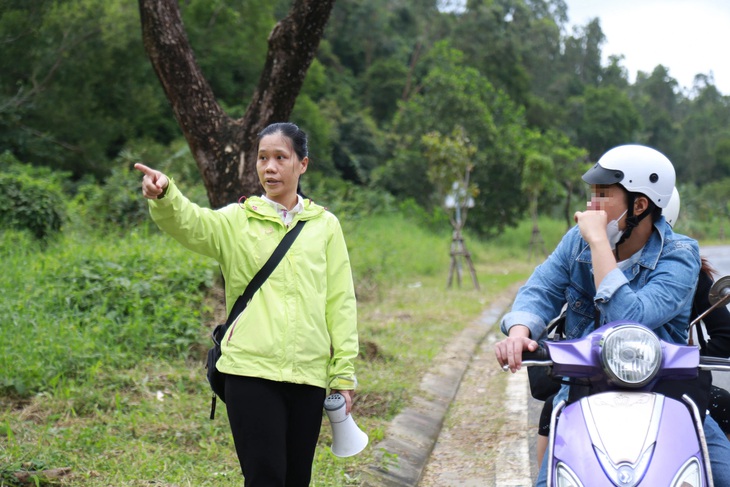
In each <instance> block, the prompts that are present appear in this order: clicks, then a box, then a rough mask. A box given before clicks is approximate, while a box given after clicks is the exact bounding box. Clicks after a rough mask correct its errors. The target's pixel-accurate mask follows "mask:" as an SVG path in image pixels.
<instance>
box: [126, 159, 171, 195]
mask: <svg viewBox="0 0 730 487" xmlns="http://www.w3.org/2000/svg"><path fill="white" fill-rule="evenodd" d="M134 168H135V169H137V170H138V171H140V172H142V174H144V177H143V178H142V194H143V195H144V197H145V198H147V199H150V200H154V199H157V198H159V197H160V195H164V194H165V190H166V189H167V185H168V184H170V180H169V179H168V178H167V176H165V175H164V174H162V173H161V172H160V171H158V170H156V169H152V168H151V167H147V166H145V165H144V164H140V163H137V164H135V165H134Z"/></svg>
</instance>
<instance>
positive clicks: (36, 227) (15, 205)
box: [0, 153, 66, 239]
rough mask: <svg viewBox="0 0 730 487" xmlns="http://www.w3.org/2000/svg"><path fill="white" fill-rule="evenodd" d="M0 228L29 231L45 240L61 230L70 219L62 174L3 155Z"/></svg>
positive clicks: (0, 159) (0, 162) (0, 161)
mask: <svg viewBox="0 0 730 487" xmlns="http://www.w3.org/2000/svg"><path fill="white" fill-rule="evenodd" d="M0 169H1V170H2V173H1V174H0V228H4V229H11V228H12V229H20V230H29V231H30V232H31V233H32V234H33V235H34V236H35V237H36V238H39V239H45V238H47V237H50V236H51V235H53V234H55V233H58V232H59V231H60V230H61V227H62V226H63V223H64V221H65V219H66V203H65V198H64V196H63V190H62V189H61V186H60V184H59V180H58V178H59V176H58V175H57V174H58V173H56V175H54V176H51V172H50V171H49V170H44V169H42V168H41V169H39V168H33V167H32V166H30V165H27V164H21V163H20V162H18V161H17V160H16V159H15V158H14V157H12V156H11V155H9V154H8V153H5V154H3V155H2V156H0Z"/></svg>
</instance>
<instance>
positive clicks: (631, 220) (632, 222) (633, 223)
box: [616, 193, 654, 261]
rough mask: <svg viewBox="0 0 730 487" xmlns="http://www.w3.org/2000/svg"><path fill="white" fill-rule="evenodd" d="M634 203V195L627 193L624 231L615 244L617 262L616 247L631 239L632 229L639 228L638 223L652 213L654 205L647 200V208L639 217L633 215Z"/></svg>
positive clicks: (617, 259)
mask: <svg viewBox="0 0 730 487" xmlns="http://www.w3.org/2000/svg"><path fill="white" fill-rule="evenodd" d="M635 202H636V194H635V193H629V201H628V204H629V207H628V208H627V209H626V210H627V212H628V213H626V229H625V230H624V233H623V234H621V238H620V239H619V241H618V242H616V261H619V256H618V246H619V245H621V244H622V243H624V242H625V241H626V240H628V239H629V237H631V233H632V232H633V231H634V228H636V227H638V226H639V223H641V220H643V219H644V218H646V217H647V216H648V215H650V214H651V213H652V208H653V205H654V202H653V201H651V200H649V206H648V207H647V208H646V210H644V213H642V214H641V215H639V216H636V215H634V203H635Z"/></svg>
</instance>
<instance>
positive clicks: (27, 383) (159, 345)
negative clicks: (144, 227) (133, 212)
mask: <svg viewBox="0 0 730 487" xmlns="http://www.w3.org/2000/svg"><path fill="white" fill-rule="evenodd" d="M8 233H9V234H12V233H13V232H8ZM22 241H23V239H22V237H20V236H16V237H12V238H11V237H3V238H0V245H2V247H1V248H0V255H1V256H2V260H3V264H4V272H5V273H6V277H7V279H4V280H0V293H2V295H3V296H4V299H3V300H0V323H2V324H3V326H2V327H0V343H3V345H4V350H5V351H4V353H3V354H2V356H0V394H2V393H6V394H12V395H17V396H27V395H31V394H33V393H35V392H40V391H44V390H50V389H53V388H54V387H56V385H58V384H60V383H63V382H68V381H73V380H81V381H84V380H89V379H90V378H92V377H93V375H94V374H96V373H98V372H95V371H99V370H118V369H125V368H129V367H132V366H133V365H134V364H135V363H137V362H138V361H139V360H140V359H142V358H143V357H154V358H155V359H160V360H164V358H165V357H169V358H183V359H184V358H189V357H192V355H193V354H194V353H195V352H194V349H196V347H195V346H194V345H195V344H196V343H200V342H201V341H203V339H204V338H205V337H207V334H206V333H205V331H204V329H203V328H202V327H201V311H202V306H203V304H202V303H203V297H204V295H205V290H206V289H208V288H209V287H210V286H212V283H213V276H214V272H215V270H216V268H215V266H213V265H212V264H211V263H210V262H209V261H208V260H207V259H205V258H203V257H200V256H198V255H196V254H193V253H192V252H190V251H188V250H186V249H185V248H183V247H182V246H180V245H177V244H175V243H174V242H170V239H169V237H166V236H163V235H161V234H159V233H153V234H151V235H145V234H144V233H142V232H132V233H131V234H128V235H125V236H123V237H119V236H115V235H113V234H105V235H98V234H90V235H86V236H85V237H84V238H81V239H79V238H78V236H74V235H70V236H68V237H65V238H62V239H60V240H59V241H58V242H55V243H53V244H52V245H50V246H49V247H48V248H46V249H44V250H43V251H42V252H39V251H38V249H37V248H36V249H33V248H32V246H31V248H27V247H26V246H16V245H15V243H18V242H22ZM6 245H7V246H6ZM192 358H195V359H199V360H200V361H201V363H202V359H203V357H202V356H201V357H197V356H196V357H192Z"/></svg>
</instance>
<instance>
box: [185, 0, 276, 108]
mask: <svg viewBox="0 0 730 487" xmlns="http://www.w3.org/2000/svg"><path fill="white" fill-rule="evenodd" d="M274 7H275V3H274V2H271V1H270V0H248V1H245V2H229V1H226V0H213V1H211V0H191V1H186V2H182V3H181V4H180V8H181V10H182V15H183V21H184V22H185V31H186V32H187V34H188V38H189V39H190V44H191V45H192V46H193V49H194V50H195V55H196V59H197V61H198V63H200V68H201V70H202V71H203V73H204V74H205V77H206V79H207V80H208V82H209V83H210V86H211V88H212V89H213V92H214V93H215V94H216V96H218V97H220V99H221V101H222V102H224V103H225V104H227V105H229V106H240V105H243V106H244V107H245V105H246V104H247V103H246V100H247V99H249V98H250V97H251V95H253V91H254V89H255V88H256V84H257V83H258V78H259V76H260V73H261V69H262V67H263V65H264V60H265V59H266V49H267V45H266V40H267V35H268V33H269V32H271V29H272V28H273V27H274V24H275V23H276V19H275V18H274V12H273V10H274ZM242 115H243V112H242V111H241V113H239V114H237V116H242Z"/></svg>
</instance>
